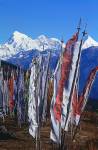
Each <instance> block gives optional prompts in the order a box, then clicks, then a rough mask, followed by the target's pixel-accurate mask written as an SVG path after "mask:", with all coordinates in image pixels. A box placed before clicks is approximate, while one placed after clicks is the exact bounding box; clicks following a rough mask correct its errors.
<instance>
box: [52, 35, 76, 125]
mask: <svg viewBox="0 0 98 150" xmlns="http://www.w3.org/2000/svg"><path fill="white" fill-rule="evenodd" d="M77 40H78V33H76V34H75V35H74V36H73V37H72V38H71V39H70V40H69V41H68V42H67V44H66V48H65V51H64V54H63V60H62V65H61V78H60V80H59V84H58V90H57V96H56V102H55V105H54V114H55V118H56V120H58V121H59V122H60V121H61V109H62V102H63V90H64V86H65V85H66V84H67V80H68V77H69V73H70V67H71V64H72V57H73V51H74V45H75V43H76V42H77Z"/></svg>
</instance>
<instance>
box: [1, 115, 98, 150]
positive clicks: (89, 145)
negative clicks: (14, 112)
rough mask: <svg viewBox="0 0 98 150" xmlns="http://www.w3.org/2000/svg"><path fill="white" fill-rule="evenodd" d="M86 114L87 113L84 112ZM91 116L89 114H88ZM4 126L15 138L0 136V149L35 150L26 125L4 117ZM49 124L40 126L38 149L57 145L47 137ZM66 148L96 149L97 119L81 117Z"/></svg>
mask: <svg viewBox="0 0 98 150" xmlns="http://www.w3.org/2000/svg"><path fill="white" fill-rule="evenodd" d="M86 115H87V114H86ZM90 117H91V116H90ZM4 125H5V127H6V128H7V129H8V131H9V132H12V133H14V134H15V137H16V139H11V138H8V139H5V140H4V139H2V137H0V139H1V140H0V150H36V148H35V146H36V144H35V140H34V139H33V138H32V136H30V135H29V133H28V125H23V126H22V127H21V128H20V127H18V125H17V122H16V121H15V120H14V119H11V118H9V117H7V118H5V123H4ZM49 133H50V124H49V122H48V123H47V125H46V126H44V127H42V128H41V141H40V146H41V148H40V150H52V149H53V150H57V149H58V148H57V146H56V145H54V144H52V142H51V141H50V139H49ZM67 147H69V149H68V150H98V122H97V120H94V116H93V119H91V118H90V119H89V118H88V117H85V119H84V117H83V118H82V121H81V123H80V127H79V128H78V132H77V134H76V136H75V139H74V141H73V142H71V141H70V140H68V142H67Z"/></svg>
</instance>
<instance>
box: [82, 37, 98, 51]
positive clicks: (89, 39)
mask: <svg viewBox="0 0 98 150" xmlns="http://www.w3.org/2000/svg"><path fill="white" fill-rule="evenodd" d="M92 46H98V42H96V41H95V40H94V39H93V38H92V37H91V36H88V37H87V39H86V40H85V42H84V44H83V46H82V49H87V48H89V47H92Z"/></svg>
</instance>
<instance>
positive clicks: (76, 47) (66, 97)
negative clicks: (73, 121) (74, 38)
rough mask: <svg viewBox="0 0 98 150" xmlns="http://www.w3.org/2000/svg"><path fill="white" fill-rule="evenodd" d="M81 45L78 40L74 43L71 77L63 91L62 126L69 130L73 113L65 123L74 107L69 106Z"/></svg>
mask: <svg viewBox="0 0 98 150" xmlns="http://www.w3.org/2000/svg"><path fill="white" fill-rule="evenodd" d="M79 47H80V42H76V43H75V45H74V50H73V56H72V63H71V67H70V73H69V77H68V80H67V84H65V86H64V91H63V104H62V117H61V119H62V120H61V124H62V128H63V129H64V130H65V131H68V124H69V121H70V115H71V114H70V113H69V116H68V120H67V123H66V125H65V122H66V116H67V113H68V112H67V111H68V109H69V110H70V111H69V112H71V109H72V107H70V106H69V98H70V94H71V90H72V84H73V80H74V74H75V69H76V64H77V60H78V54H79ZM78 68H79V66H78ZM77 76H78V72H77ZM76 79H77V78H76ZM75 82H76V81H75Z"/></svg>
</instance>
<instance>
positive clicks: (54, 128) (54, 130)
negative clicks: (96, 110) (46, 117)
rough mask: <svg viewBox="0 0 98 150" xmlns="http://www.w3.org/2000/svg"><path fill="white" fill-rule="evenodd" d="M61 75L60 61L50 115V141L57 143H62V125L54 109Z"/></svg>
mask: <svg viewBox="0 0 98 150" xmlns="http://www.w3.org/2000/svg"><path fill="white" fill-rule="evenodd" d="M60 75H61V64H60V61H58V64H57V67H56V69H55V72H54V90H53V97H52V101H51V106H50V114H51V132H50V139H51V140H53V141H54V142H56V143H61V135H60V123H59V121H58V120H56V118H55V114H54V111H53V108H54V105H55V101H56V96H57V90H58V83H59V80H60Z"/></svg>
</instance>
